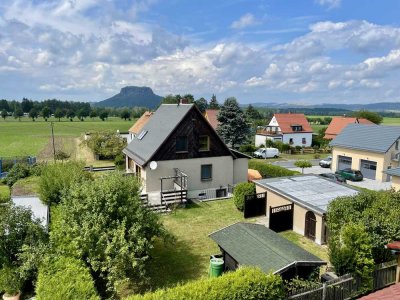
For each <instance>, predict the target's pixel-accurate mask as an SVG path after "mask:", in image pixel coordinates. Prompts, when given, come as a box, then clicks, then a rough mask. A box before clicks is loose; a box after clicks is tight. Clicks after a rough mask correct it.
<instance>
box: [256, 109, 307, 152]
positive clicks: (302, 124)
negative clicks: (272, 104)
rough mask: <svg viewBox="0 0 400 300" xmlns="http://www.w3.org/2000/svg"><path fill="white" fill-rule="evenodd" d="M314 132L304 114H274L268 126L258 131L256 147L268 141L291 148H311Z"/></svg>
mask: <svg viewBox="0 0 400 300" xmlns="http://www.w3.org/2000/svg"><path fill="white" fill-rule="evenodd" d="M312 134H313V130H312V128H311V126H310V124H309V123H308V121H307V119H306V116H305V115H304V114H292V113H288V114H274V116H273V117H272V119H271V121H270V122H269V124H268V125H266V126H262V127H261V128H260V129H258V130H257V134H256V141H255V144H256V146H261V145H266V143H267V140H272V141H274V142H277V141H280V142H282V143H285V144H289V145H291V146H293V147H294V146H300V147H310V146H311V142H312Z"/></svg>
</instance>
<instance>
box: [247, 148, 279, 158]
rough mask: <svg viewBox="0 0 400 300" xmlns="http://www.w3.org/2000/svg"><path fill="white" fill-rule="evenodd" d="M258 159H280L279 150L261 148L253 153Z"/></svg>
mask: <svg viewBox="0 0 400 300" xmlns="http://www.w3.org/2000/svg"><path fill="white" fill-rule="evenodd" d="M253 155H254V157H256V158H271V157H275V158H276V157H279V150H278V149H276V148H260V149H258V150H257V151H256V152H254V153H253Z"/></svg>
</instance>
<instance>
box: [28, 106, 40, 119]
mask: <svg viewBox="0 0 400 300" xmlns="http://www.w3.org/2000/svg"><path fill="white" fill-rule="evenodd" d="M38 116H39V113H38V111H37V110H36V108H34V107H33V108H31V110H30V111H29V118H31V119H32V121H35V119H36V118H37V117H38Z"/></svg>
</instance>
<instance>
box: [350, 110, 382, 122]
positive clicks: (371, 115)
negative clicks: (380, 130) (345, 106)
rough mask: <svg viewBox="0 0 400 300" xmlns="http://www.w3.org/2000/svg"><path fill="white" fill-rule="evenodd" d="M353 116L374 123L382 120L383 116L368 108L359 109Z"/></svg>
mask: <svg viewBox="0 0 400 300" xmlns="http://www.w3.org/2000/svg"><path fill="white" fill-rule="evenodd" d="M354 116H355V117H357V118H360V119H361V118H364V119H367V120H370V121H371V122H372V123H375V124H380V123H382V121H383V118H382V116H381V115H380V114H378V113H376V112H373V111H368V110H360V111H358V112H356V113H355V114H354Z"/></svg>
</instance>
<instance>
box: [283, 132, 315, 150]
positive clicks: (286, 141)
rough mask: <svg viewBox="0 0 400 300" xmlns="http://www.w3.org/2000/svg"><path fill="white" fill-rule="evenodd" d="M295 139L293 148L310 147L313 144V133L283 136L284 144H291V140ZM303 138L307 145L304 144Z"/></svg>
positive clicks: (286, 134)
mask: <svg viewBox="0 0 400 300" xmlns="http://www.w3.org/2000/svg"><path fill="white" fill-rule="evenodd" d="M291 138H292V139H293V144H291V146H293V147H295V146H304V147H310V146H311V142H312V133H285V134H284V135H283V141H282V142H283V143H284V144H289V141H290V139H291ZM303 138H305V139H306V143H305V144H303Z"/></svg>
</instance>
